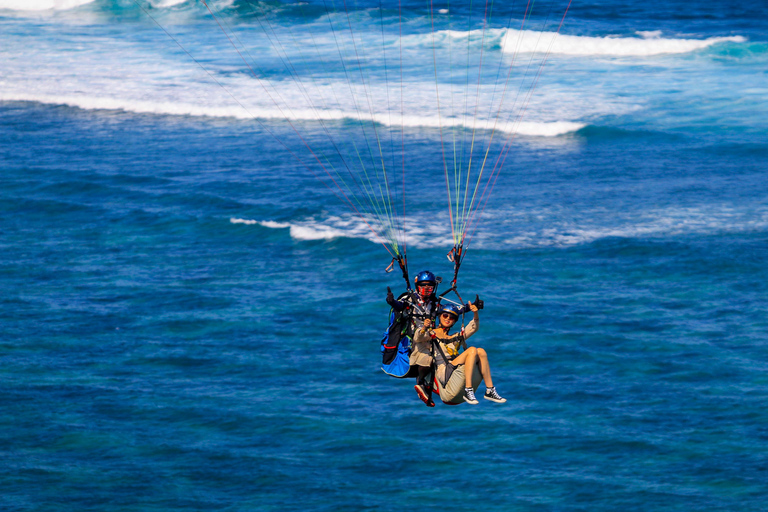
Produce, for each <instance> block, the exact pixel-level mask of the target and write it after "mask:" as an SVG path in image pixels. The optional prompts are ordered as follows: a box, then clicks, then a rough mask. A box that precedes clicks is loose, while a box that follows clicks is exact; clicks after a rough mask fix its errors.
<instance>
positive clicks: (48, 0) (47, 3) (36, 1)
mask: <svg viewBox="0 0 768 512" xmlns="http://www.w3.org/2000/svg"><path fill="white" fill-rule="evenodd" d="M93 1H94V0H0V9H8V10H12V11H50V10H56V11H65V10H68V9H74V8H75V7H80V6H81V5H85V4H90V3H92V2H93Z"/></svg>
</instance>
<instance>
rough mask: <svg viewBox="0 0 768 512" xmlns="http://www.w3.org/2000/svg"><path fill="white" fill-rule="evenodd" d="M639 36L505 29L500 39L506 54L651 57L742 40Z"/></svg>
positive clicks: (658, 34) (651, 33) (658, 35)
mask: <svg viewBox="0 0 768 512" xmlns="http://www.w3.org/2000/svg"><path fill="white" fill-rule="evenodd" d="M639 34H640V35H641V36H642V37H615V36H605V37H588V36H572V35H564V34H557V33H555V32H536V31H532V30H523V31H520V30H513V29H510V30H508V31H507V32H506V33H505V34H504V37H503V38H502V43H501V46H502V49H503V51H505V52H507V53H529V52H548V51H549V52H551V53H555V54H561V55H596V56H600V55H605V56H621V57H627V56H638V57H643V56H650V55H660V54H673V53H689V52H693V51H696V50H701V49H702V48H707V47H709V46H712V45H714V44H718V43H723V42H733V43H743V42H746V38H744V37H742V36H729V37H710V38H708V39H668V38H662V37H661V32H660V31H653V32H639Z"/></svg>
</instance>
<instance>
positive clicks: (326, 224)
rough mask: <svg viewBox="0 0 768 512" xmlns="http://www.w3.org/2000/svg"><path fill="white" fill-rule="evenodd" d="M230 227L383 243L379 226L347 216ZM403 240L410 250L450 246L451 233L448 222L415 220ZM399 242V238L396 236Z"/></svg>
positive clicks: (306, 237)
mask: <svg viewBox="0 0 768 512" xmlns="http://www.w3.org/2000/svg"><path fill="white" fill-rule="evenodd" d="M230 222H231V223H232V224H245V225H259V226H262V227H266V228H270V229H286V228H287V229H288V230H289V234H290V236H291V238H293V239H295V240H307V241H311V240H332V239H336V238H357V239H364V240H368V241H370V242H372V243H375V244H379V243H382V242H383V243H386V241H385V239H384V236H383V235H382V234H381V231H380V230H379V231H377V232H374V231H373V229H377V230H378V229H379V228H380V226H379V225H378V224H377V223H376V222H374V221H373V220H371V219H368V220H367V221H363V220H361V219H360V218H359V217H353V216H350V215H345V216H331V217H328V218H326V219H323V220H317V219H305V220H301V221H296V222H291V223H284V222H274V221H269V220H266V221H262V220H251V219H240V218H231V219H230ZM404 233H405V238H406V240H407V242H408V245H410V246H416V247H433V246H435V245H450V243H451V242H450V241H451V233H450V231H449V228H447V222H446V223H445V224H440V223H439V222H434V221H430V222H423V221H422V222H421V223H419V222H418V219H415V218H406V219H405V231H404ZM398 238H399V239H401V235H400V234H398Z"/></svg>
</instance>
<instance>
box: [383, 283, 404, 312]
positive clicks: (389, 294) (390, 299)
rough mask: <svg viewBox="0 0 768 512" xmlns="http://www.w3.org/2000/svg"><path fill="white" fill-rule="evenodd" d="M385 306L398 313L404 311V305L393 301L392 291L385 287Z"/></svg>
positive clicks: (395, 300)
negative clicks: (387, 305)
mask: <svg viewBox="0 0 768 512" xmlns="http://www.w3.org/2000/svg"><path fill="white" fill-rule="evenodd" d="M387 304H389V305H390V306H392V309H394V310H395V311H397V312H398V313H399V312H400V311H402V310H404V309H405V303H404V302H400V301H399V300H397V299H395V295H394V294H393V293H392V289H391V288H390V287H389V286H387Z"/></svg>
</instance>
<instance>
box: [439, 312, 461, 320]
mask: <svg viewBox="0 0 768 512" xmlns="http://www.w3.org/2000/svg"><path fill="white" fill-rule="evenodd" d="M440 316H441V317H442V318H450V319H451V320H454V321H455V320H458V319H459V317H457V316H456V315H452V314H451V313H442V314H441V315H440Z"/></svg>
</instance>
